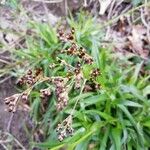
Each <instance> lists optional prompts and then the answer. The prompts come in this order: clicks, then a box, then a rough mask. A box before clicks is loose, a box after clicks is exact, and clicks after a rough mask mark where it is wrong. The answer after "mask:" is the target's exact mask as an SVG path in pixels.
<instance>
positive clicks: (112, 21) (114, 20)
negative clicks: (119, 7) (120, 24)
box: [100, 2, 150, 29]
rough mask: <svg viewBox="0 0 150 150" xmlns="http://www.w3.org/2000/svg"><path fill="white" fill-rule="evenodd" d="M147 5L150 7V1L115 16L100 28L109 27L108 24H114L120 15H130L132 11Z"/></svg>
mask: <svg viewBox="0 0 150 150" xmlns="http://www.w3.org/2000/svg"><path fill="white" fill-rule="evenodd" d="M145 6H148V7H149V6H150V2H148V3H147V4H146V5H145V4H143V5H140V6H138V7H135V8H133V9H131V10H129V11H128V12H126V13H124V14H121V15H119V16H118V17H115V18H113V19H111V20H109V21H107V22H106V23H104V24H103V25H101V26H100V29H101V28H105V27H107V26H108V25H111V24H113V23H114V22H116V21H118V19H120V17H123V16H126V15H128V14H131V13H132V12H134V11H136V10H138V9H140V8H142V7H145Z"/></svg>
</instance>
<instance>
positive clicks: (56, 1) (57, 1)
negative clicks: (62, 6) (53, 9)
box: [33, 0, 63, 3]
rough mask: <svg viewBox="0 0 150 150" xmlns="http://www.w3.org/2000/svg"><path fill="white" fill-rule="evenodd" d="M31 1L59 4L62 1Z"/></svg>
mask: <svg viewBox="0 0 150 150" xmlns="http://www.w3.org/2000/svg"><path fill="white" fill-rule="evenodd" d="M33 1H35V2H43V3H61V2H62V1H63V0H33Z"/></svg>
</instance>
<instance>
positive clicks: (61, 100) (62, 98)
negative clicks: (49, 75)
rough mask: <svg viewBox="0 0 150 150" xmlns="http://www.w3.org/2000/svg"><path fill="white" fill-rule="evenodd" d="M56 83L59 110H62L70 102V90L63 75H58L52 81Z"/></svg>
mask: <svg viewBox="0 0 150 150" xmlns="http://www.w3.org/2000/svg"><path fill="white" fill-rule="evenodd" d="M52 82H53V83H54V84H55V87H56V88H55V94H56V98H57V106H56V108H57V110H58V111H60V110H62V109H63V108H64V107H66V106H67V104H68V99H69V98H68V92H67V90H66V87H65V81H64V78H62V77H56V78H54V79H53V81H52Z"/></svg>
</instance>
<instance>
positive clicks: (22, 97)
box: [21, 92, 28, 102]
mask: <svg viewBox="0 0 150 150" xmlns="http://www.w3.org/2000/svg"><path fill="white" fill-rule="evenodd" d="M21 99H22V100H23V101H24V102H27V100H28V93H26V92H24V93H23V94H22V95H21Z"/></svg>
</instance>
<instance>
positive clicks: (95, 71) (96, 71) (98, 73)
mask: <svg viewBox="0 0 150 150" xmlns="http://www.w3.org/2000/svg"><path fill="white" fill-rule="evenodd" d="M99 75H100V70H99V69H98V68H96V69H93V70H92V72H91V77H94V78H96V77H97V76H99Z"/></svg>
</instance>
